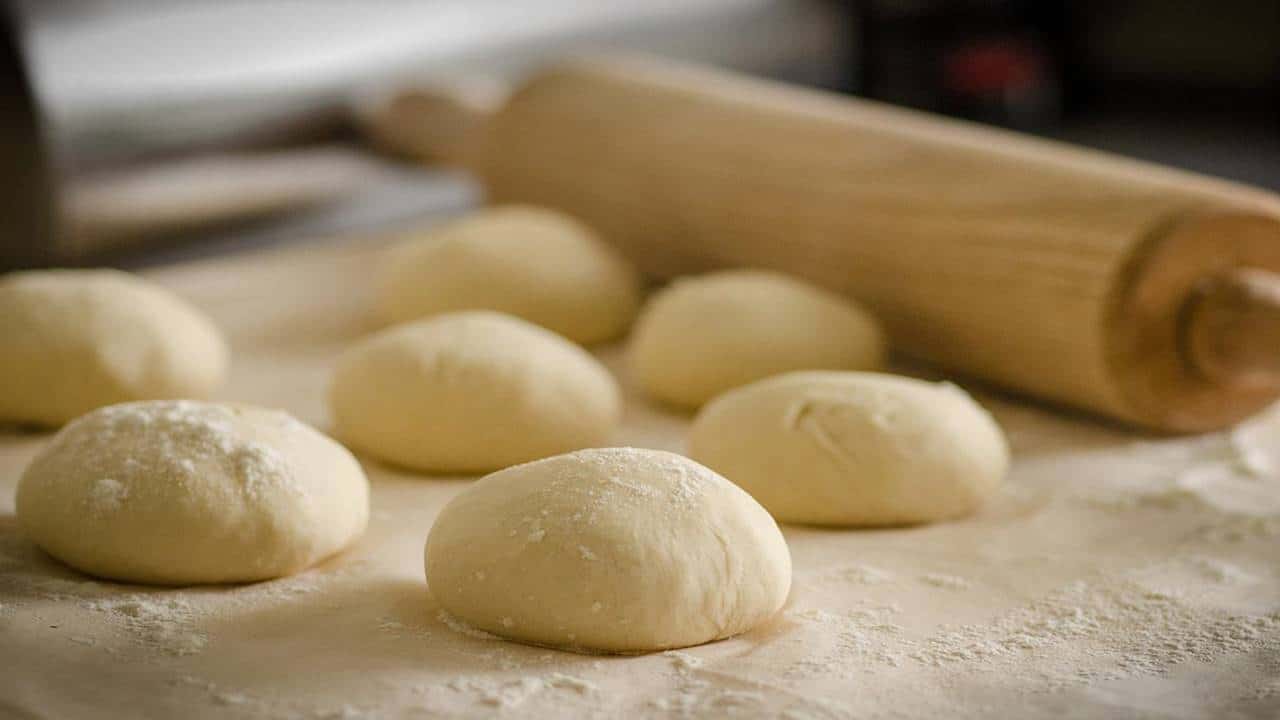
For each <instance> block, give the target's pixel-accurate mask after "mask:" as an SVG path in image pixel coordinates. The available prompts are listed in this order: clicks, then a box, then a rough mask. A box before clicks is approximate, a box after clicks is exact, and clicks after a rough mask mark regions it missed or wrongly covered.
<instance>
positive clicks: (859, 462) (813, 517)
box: [689, 372, 1009, 526]
mask: <svg viewBox="0 0 1280 720" xmlns="http://www.w3.org/2000/svg"><path fill="white" fill-rule="evenodd" d="M689 456H690V457H692V458H694V459H696V460H697V461H698V462H701V463H705V464H706V465H707V466H708V467H710V468H713V469H714V470H715V471H716V472H719V473H721V474H722V475H724V476H725V477H727V478H729V479H730V480H732V481H733V482H735V483H737V484H738V485H741V486H742V487H743V488H744V489H745V490H746V491H747V492H749V493H751V495H752V496H753V497H755V499H756V500H759V501H760V504H761V505H764V506H765V507H766V508H768V509H769V512H771V513H773V516H774V517H775V518H777V519H778V520H780V521H782V522H793V523H808V524H814V525H866V526H874V525H906V524H912V523H924V522H932V521H935V520H943V519H946V518H952V517H957V516H960V515H964V514H966V513H969V512H970V511H972V510H973V509H974V508H976V507H977V506H978V505H979V504H980V503H981V502H982V501H983V499H984V498H986V497H987V496H988V495H990V494H991V493H992V492H993V491H995V489H996V488H997V487H998V486H999V485H1000V482H1001V481H1002V480H1003V479H1004V475H1005V472H1006V470H1008V467H1009V449H1008V445H1007V444H1006V443H1005V439H1004V433H1002V432H1001V430H1000V426H999V425H997V424H996V422H995V420H993V419H992V418H991V416H990V415H989V414H988V413H987V411H986V410H983V409H982V406H980V405H978V403H976V402H974V400H973V398H971V397H969V395H968V394H967V393H965V392H964V391H963V390H961V389H960V388H958V387H956V386H955V385H952V384H950V383H929V382H924V381H922V380H913V379H911V378H904V377H896V376H893V375H881V374H876V373H854V372H796V373H788V374H786V375H782V376H779V377H775V378H770V379H768V380H762V381H760V382H757V383H753V384H751V385H748V386H746V387H742V388H739V389H737V390H734V391H732V392H729V393H726V394H725V395H723V396H721V397H719V398H716V400H714V401H713V402H711V403H710V404H709V405H707V406H706V407H705V408H703V410H702V412H701V413H699V414H698V417H697V418H696V419H695V420H694V423H693V428H692V430H691V431H690V434H689Z"/></svg>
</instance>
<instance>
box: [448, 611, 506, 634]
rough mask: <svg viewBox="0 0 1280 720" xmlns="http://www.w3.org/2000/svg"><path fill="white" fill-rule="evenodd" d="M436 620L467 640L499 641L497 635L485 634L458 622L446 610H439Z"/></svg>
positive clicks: (460, 621)
mask: <svg viewBox="0 0 1280 720" xmlns="http://www.w3.org/2000/svg"><path fill="white" fill-rule="evenodd" d="M436 619H437V620H439V621H440V622H442V623H444V624H445V625H446V626H447V627H448V628H449V629H450V630H452V631H454V632H456V633H459V634H462V635H466V636H467V637H469V638H474V639H476V640H498V639H499V638H498V636H497V635H494V634H492V633H487V632H485V631H484V630H481V629H479V628H474V627H471V625H469V624H467V623H465V622H463V621H462V620H459V619H458V618H456V617H454V616H453V615H450V614H449V612H448V611H447V610H441V611H440V612H438V613H436Z"/></svg>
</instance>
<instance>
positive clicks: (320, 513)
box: [17, 400, 369, 585]
mask: <svg viewBox="0 0 1280 720" xmlns="http://www.w3.org/2000/svg"><path fill="white" fill-rule="evenodd" d="M17 508H18V520H19V522H20V523H21V525H22V528H23V529H24V530H25V531H26V533H27V534H28V535H30V536H31V538H32V539H33V540H35V542H36V544H38V545H39V546H40V547H42V548H44V550H45V551H46V552H48V553H49V554H50V555H53V556H54V557H56V558H58V559H59V560H61V561H63V562H65V563H66V564H68V565H71V566H72V567H74V568H77V569H79V570H82V571H84V572H86V573H89V574H90V575H97V576H99V577H104V578H110V579H113V580H123V581H128V582H140V583H156V584H162V585H187V584H193V583H225V582H246V581H253V580H264V579H267V578H274V577H279V576H281V575H288V574H290V573H294V572H297V571H299V570H302V569H303V568H305V567H307V566H309V565H311V564H313V563H315V562H316V561H317V560H320V559H322V558H325V557H328V556H329V555H332V554H334V553H336V552H338V551H339V550H342V549H343V548H345V547H347V546H348V545H350V544H351V543H352V542H353V541H354V540H355V539H356V538H357V537H359V536H360V534H361V533H363V532H364V528H365V522H366V520H367V518H368V514H369V488H368V483H367V481H366V480H365V477H364V473H363V472H362V471H361V470H360V465H359V464H358V463H356V461H355V458H353V457H352V456H351V454H350V453H349V452H347V451H346V450H345V449H344V448H343V447H342V446H341V445H338V444H337V443H335V442H334V441H332V440H330V439H329V438H327V437H325V436H324V435H321V434H320V433H318V432H316V431H315V430H313V429H311V428H310V427H308V426H307V425H304V424H302V423H300V422H298V421H297V420H294V419H293V417H291V416H290V415H288V414H287V413H283V412H277V411H273V410H264V409H261V408H255V407H248V406H241V405H220V404H214V403H202V402H194V401H189V400H160V401H151V402H141V403H125V404H121V405H112V406H109V407H105V408H101V409H98V410H95V411H94V412H92V413H90V414H88V415H85V416H84V417H81V418H79V419H77V420H75V421H74V422H72V423H70V424H69V425H67V426H66V427H64V428H63V429H62V430H61V431H60V432H59V433H58V434H57V435H56V436H54V438H53V440H52V441H51V442H50V443H49V445H48V446H47V447H45V448H44V450H43V451H42V452H41V453H40V454H39V455H37V456H36V457H35V459H34V460H32V461H31V464H30V465H29V466H28V467H27V469H26V472H25V473H23V476H22V479H21V481H20V482H19V484H18V497H17Z"/></svg>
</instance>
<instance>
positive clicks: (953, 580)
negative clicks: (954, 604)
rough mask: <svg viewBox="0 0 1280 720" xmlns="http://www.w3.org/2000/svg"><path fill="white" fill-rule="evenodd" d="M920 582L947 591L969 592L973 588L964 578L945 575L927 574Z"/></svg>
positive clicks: (921, 577)
mask: <svg viewBox="0 0 1280 720" xmlns="http://www.w3.org/2000/svg"><path fill="white" fill-rule="evenodd" d="M920 582H922V583H924V584H926V585H932V586H934V587H940V588H944V589H946V590H967V589H969V587H970V586H971V583H970V582H969V581H968V580H965V579H964V578H962V577H956V576H955V575H945V574H943V573H926V574H924V575H921V576H920Z"/></svg>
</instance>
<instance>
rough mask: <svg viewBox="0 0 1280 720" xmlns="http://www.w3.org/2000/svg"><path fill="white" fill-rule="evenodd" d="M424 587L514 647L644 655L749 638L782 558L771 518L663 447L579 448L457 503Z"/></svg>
mask: <svg viewBox="0 0 1280 720" xmlns="http://www.w3.org/2000/svg"><path fill="white" fill-rule="evenodd" d="M426 570H427V585H428V587H429V588H430V590H431V593H432V595H433V596H434V597H435V598H436V600H438V601H439V602H440V604H441V605H442V606H443V607H444V608H445V610H447V611H448V612H450V613H452V614H453V615H455V616H457V617H459V618H461V619H463V620H465V621H466V622H468V623H470V624H472V625H474V626H476V627H479V628H482V629H484V630H488V631H490V632H493V633H496V634H498V635H502V636H504V637H507V638H511V639H513V640H519V641H522V642H527V643H533V644H536V645H548V646H552V647H563V648H568V649H575V650H596V651H605V652H618V653H635V652H648V651H652V650H662V649H665V648H676V647H683V646H687V645H697V644H699V643H704V642H709V641H711V640H718V639H720V638H726V637H730V636H732V635H737V634H738V633H742V632H745V631H747V630H750V629H751V628H753V627H755V626H757V625H759V624H761V623H763V622H764V621H766V620H768V619H769V618H770V617H771V616H772V615H773V614H774V613H776V612H777V611H778V609H779V608H781V607H782V604H783V603H784V602H785V601H786V599H787V593H788V591H789V590H790V588H791V555H790V553H789V552H788V550H787V544H786V542H785V541H784V540H783V538H782V533H781V532H779V531H778V526H777V525H776V524H775V523H774V521H773V519H772V518H770V517H769V514H768V513H767V512H765V511H764V508H762V507H760V505H759V504H757V503H756V502H755V501H754V500H752V499H751V497H750V496H749V495H747V494H746V493H745V492H743V491H742V490H741V489H739V488H738V487H737V486H735V485H734V484H733V483H731V482H729V481H727V480H725V479H724V478H722V477H720V476H719V475H717V474H715V473H714V472H711V471H710V470H708V469H707V468H705V467H702V466H701V465H699V464H697V463H695V462H693V461H691V460H689V459H688V458H685V457H681V456H680V455H675V454H672V453H667V452H661V451H658V450H638V449H635V448H603V449H595V450H583V451H580V452H575V453H571V454H568V455H560V456H557V457H553V458H547V459H545V460H539V461H538V462H533V463H529V464H527V465H520V466H517V467H513V468H507V469H506V470H502V471H500V472H496V473H494V474H492V475H489V476H487V477H484V478H482V479H480V480H479V481H478V482H476V484H474V485H472V486H471V487H469V488H467V489H466V490H463V491H462V492H461V493H460V494H458V496H457V497H455V498H454V499H453V500H452V501H451V502H450V503H449V504H448V505H446V506H445V508H444V510H442V511H441V512H440V516H439V517H438V518H437V519H436V523H435V525H434V526H433V527H432V528H431V533H430V535H429V536H428V538H427V549H426Z"/></svg>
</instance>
